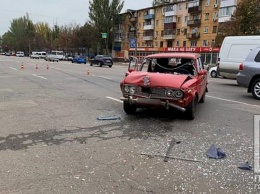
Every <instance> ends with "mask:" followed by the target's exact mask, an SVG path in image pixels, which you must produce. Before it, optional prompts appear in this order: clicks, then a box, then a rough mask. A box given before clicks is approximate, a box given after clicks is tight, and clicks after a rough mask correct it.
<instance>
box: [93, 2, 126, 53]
mask: <svg viewBox="0 0 260 194" xmlns="http://www.w3.org/2000/svg"><path fill="white" fill-rule="evenodd" d="M123 6H124V1H121V0H90V1H89V18H90V24H92V26H95V27H96V28H97V30H98V35H99V37H100V39H99V43H100V45H102V46H104V47H106V46H108V48H109V49H111V48H112V44H113V38H114V32H113V28H114V26H115V21H117V20H118V17H119V14H120V12H121V10H122V8H123ZM101 33H107V39H106V42H105V41H104V40H103V39H102V38H101ZM106 50H107V49H106Z"/></svg>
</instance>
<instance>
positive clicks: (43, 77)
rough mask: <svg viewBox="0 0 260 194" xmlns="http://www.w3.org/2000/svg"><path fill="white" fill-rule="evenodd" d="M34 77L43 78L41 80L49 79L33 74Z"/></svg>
mask: <svg viewBox="0 0 260 194" xmlns="http://www.w3.org/2000/svg"><path fill="white" fill-rule="evenodd" d="M32 75H33V76H35V77H38V78H41V79H47V78H46V77H43V76H40V75H35V74H32Z"/></svg>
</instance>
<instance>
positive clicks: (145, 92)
mask: <svg viewBox="0 0 260 194" xmlns="http://www.w3.org/2000/svg"><path fill="white" fill-rule="evenodd" d="M166 90H167V89H166V88H149V87H137V88H136V92H135V95H137V96H142V97H149V98H165V99H166V98H167V97H166V96H165V93H166ZM167 99H168V98H167Z"/></svg>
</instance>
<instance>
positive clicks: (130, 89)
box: [120, 53, 208, 120]
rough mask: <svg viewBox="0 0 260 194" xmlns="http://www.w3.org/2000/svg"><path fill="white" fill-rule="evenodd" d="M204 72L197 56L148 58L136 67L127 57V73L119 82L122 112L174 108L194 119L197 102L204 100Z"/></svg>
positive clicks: (161, 54)
mask: <svg viewBox="0 0 260 194" xmlns="http://www.w3.org/2000/svg"><path fill="white" fill-rule="evenodd" d="M207 76H208V72H207V70H206V68H204V64H203V63H202V60H201V56H200V54H198V53H159V54H152V55H148V56H146V57H145V58H144V60H143V62H142V63H141V64H139V62H138V59H137V58H135V57H130V62H129V66H128V72H127V73H126V77H125V78H124V79H123V80H122V82H121V83H120V88H121V91H122V94H123V97H121V100H122V101H123V107H124V111H125V112H126V113H127V114H134V113H135V112H136V110H137V108H149V107H152V108H156V107H165V109H177V110H179V111H181V112H184V113H185V115H186V117H187V119H191V120H192V119H194V118H195V110H196V106H197V104H198V102H204V101H205V95H206V92H207V84H208V81H207V79H208V77H207Z"/></svg>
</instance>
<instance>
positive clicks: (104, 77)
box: [97, 76, 111, 80]
mask: <svg viewBox="0 0 260 194" xmlns="http://www.w3.org/2000/svg"><path fill="white" fill-rule="evenodd" d="M97 77H100V78H103V79H106V80H111V79H110V78H108V77H105V76H97Z"/></svg>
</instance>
